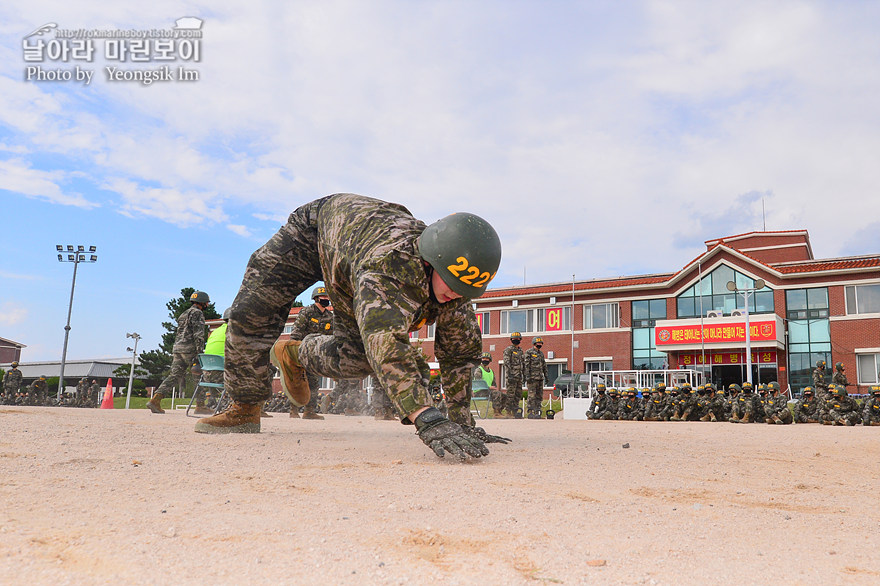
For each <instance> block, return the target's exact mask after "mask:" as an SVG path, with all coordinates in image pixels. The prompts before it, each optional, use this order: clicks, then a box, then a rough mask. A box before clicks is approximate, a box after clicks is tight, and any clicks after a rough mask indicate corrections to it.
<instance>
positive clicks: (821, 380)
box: [813, 363, 828, 401]
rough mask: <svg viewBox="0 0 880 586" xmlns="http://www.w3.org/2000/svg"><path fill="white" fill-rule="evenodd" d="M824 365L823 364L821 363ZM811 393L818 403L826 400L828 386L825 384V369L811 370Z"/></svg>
mask: <svg viewBox="0 0 880 586" xmlns="http://www.w3.org/2000/svg"><path fill="white" fill-rule="evenodd" d="M823 364H824V363H823ZM813 392H814V393H816V397H818V398H819V400H820V401H824V400H826V399H827V398H828V384H826V383H825V368H824V367H821V368H820V367H818V366H817V367H816V368H815V370H813Z"/></svg>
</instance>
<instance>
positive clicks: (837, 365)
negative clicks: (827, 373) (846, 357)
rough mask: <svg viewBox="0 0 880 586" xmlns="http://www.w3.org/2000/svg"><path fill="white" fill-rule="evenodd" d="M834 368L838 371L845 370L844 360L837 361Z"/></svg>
mask: <svg viewBox="0 0 880 586" xmlns="http://www.w3.org/2000/svg"><path fill="white" fill-rule="evenodd" d="M834 370H836V371H837V372H843V362H835V363H834Z"/></svg>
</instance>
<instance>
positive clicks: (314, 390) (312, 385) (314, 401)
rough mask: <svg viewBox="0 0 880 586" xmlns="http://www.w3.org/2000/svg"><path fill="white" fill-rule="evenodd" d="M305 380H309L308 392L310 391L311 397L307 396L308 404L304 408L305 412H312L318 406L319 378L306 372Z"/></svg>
mask: <svg viewBox="0 0 880 586" xmlns="http://www.w3.org/2000/svg"><path fill="white" fill-rule="evenodd" d="M306 378H307V379H308V380H309V391H311V395H310V396H309V402H308V403H306V406H305V407H306V411H310V410H311V411H314V410H315V408H316V407H317V406H318V397H319V395H320V389H321V376H320V375H317V374H315V373H313V372H308V371H307V372H306Z"/></svg>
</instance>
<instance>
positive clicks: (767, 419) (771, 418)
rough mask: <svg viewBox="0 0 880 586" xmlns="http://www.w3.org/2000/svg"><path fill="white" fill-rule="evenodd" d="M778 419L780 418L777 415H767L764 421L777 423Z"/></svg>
mask: <svg viewBox="0 0 880 586" xmlns="http://www.w3.org/2000/svg"><path fill="white" fill-rule="evenodd" d="M777 419H779V418H778V417H776V416H773V417H765V418H764V423H776V420H777Z"/></svg>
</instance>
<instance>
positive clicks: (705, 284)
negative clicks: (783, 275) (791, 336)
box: [678, 265, 775, 318]
mask: <svg viewBox="0 0 880 586" xmlns="http://www.w3.org/2000/svg"><path fill="white" fill-rule="evenodd" d="M730 281H733V282H735V283H736V285H737V287H739V288H751V287H754V286H755V281H754V280H753V279H752V278H751V277H749V276H746V275H745V274H743V273H740V272H739V271H735V270H733V269H732V268H730V267H729V266H727V265H721V266H719V267H718V268H716V269H715V270H713V271H712V272H711V273H709V274H707V275H703V278H702V280H701V281H699V282H697V283H696V284H694V286H693V287H691V288H689V289H688V290H687V291H685V292H684V293H682V294H681V295H679V296H678V317H680V318H688V317H700V316H705V315H706V314H707V313H708V312H709V311H720V312H722V313H724V314H725V315H730V314H731V312H733V311H734V310H736V309H740V310H742V309H744V308H743V307H742V303H743V298H742V295H737V294H735V293H731V292H730V291H729V290H728V289H727V283H728V282H730ZM774 311H775V308H774V301H773V291H772V290H771V289H770V288H769V287H767V286H766V285H765V286H764V288H763V289H761V290H760V291H757V292H755V293H754V294H751V295H749V313H773V312H774Z"/></svg>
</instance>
